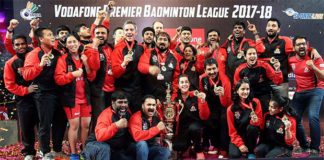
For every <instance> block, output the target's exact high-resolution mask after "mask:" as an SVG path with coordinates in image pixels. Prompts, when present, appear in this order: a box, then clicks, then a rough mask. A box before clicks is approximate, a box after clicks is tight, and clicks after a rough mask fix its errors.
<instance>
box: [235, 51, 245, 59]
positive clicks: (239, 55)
mask: <svg viewBox="0 0 324 160" xmlns="http://www.w3.org/2000/svg"><path fill="white" fill-rule="evenodd" d="M243 54H244V52H243V51H240V52H239V53H238V54H237V55H236V58H237V59H241V58H242V56H243Z"/></svg>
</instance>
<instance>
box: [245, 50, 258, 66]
mask: <svg viewBox="0 0 324 160" xmlns="http://www.w3.org/2000/svg"><path fill="white" fill-rule="evenodd" d="M245 59H246V62H247V64H248V65H249V66H253V65H255V64H256V63H257V60H258V54H257V52H256V49H254V48H249V49H248V50H247V51H246V55H245Z"/></svg>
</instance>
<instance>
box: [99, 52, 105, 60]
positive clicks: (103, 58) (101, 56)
mask: <svg viewBox="0 0 324 160" xmlns="http://www.w3.org/2000/svg"><path fill="white" fill-rule="evenodd" d="M99 58H100V61H103V60H105V56H104V55H103V54H102V53H100V54H99Z"/></svg>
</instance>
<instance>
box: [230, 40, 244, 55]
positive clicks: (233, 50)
mask: <svg viewBox="0 0 324 160" xmlns="http://www.w3.org/2000/svg"><path fill="white" fill-rule="evenodd" d="M234 41H235V40H234V39H233V40H232V44H231V47H232V52H233V53H234V54H238V53H239V51H241V49H242V46H243V44H244V42H245V38H244V37H243V39H242V41H241V43H240V47H239V49H238V51H237V52H236V51H235V49H234Z"/></svg>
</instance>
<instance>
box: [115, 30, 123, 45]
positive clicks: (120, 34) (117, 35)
mask: <svg viewBox="0 0 324 160" xmlns="http://www.w3.org/2000/svg"><path fill="white" fill-rule="evenodd" d="M123 37H124V30H123V29H118V30H116V31H115V34H114V35H113V38H114V39H115V44H116V43H117V42H119V41H120V40H121V39H122V38H123Z"/></svg>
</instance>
